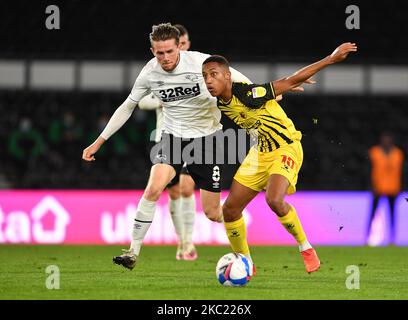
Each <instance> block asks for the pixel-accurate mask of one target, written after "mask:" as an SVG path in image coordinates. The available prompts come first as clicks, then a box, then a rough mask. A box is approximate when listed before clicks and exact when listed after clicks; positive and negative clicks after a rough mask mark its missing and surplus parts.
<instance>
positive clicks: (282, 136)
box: [264, 123, 293, 144]
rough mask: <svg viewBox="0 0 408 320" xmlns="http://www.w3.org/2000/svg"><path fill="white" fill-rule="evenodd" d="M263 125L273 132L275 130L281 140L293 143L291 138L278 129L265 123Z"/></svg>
mask: <svg viewBox="0 0 408 320" xmlns="http://www.w3.org/2000/svg"><path fill="white" fill-rule="evenodd" d="M264 125H265V127H268V128H269V129H271V130H272V131H273V132H275V133H276V134H277V135H278V136H279V137H281V138H282V139H283V140H285V141H286V143H287V144H291V143H293V140H291V139H289V138H288V137H287V136H285V135H284V134H283V133H282V132H279V131H278V130H276V129H275V128H273V127H270V126H268V125H267V124H265V123H264Z"/></svg>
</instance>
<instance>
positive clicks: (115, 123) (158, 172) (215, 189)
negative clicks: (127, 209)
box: [82, 23, 250, 270]
mask: <svg viewBox="0 0 408 320" xmlns="http://www.w3.org/2000/svg"><path fill="white" fill-rule="evenodd" d="M150 42H151V46H152V47H151V51H152V53H153V55H154V56H155V58H153V59H152V60H150V61H149V62H148V63H147V64H146V66H145V67H144V68H143V69H142V71H141V72H140V74H139V76H138V77H137V79H136V81H135V84H134V86H133V89H132V91H131V93H130V95H129V97H128V98H127V99H126V100H125V102H124V103H123V104H122V105H121V106H119V107H118V108H117V109H116V111H115V112H114V114H113V115H112V117H111V119H110V120H109V122H108V124H107V125H106V127H105V129H104V130H103V131H102V133H101V135H100V136H99V137H98V138H97V139H96V141H95V142H94V143H93V144H91V145H90V146H89V147H87V148H86V149H85V150H84V151H83V155H82V158H83V159H84V160H85V161H94V160H95V157H94V154H95V153H96V152H97V151H98V150H99V148H100V147H101V146H102V144H103V143H104V142H105V141H106V140H107V139H109V137H110V136H112V134H114V133H115V132H116V131H117V130H119V128H121V127H122V126H123V125H124V124H125V122H126V121H127V120H128V119H129V118H130V116H131V114H132V112H133V110H134V109H135V107H136V106H137V104H138V102H139V101H140V100H141V99H142V98H143V97H144V96H146V95H149V94H150V93H153V94H154V95H155V96H156V97H157V98H159V100H160V101H161V104H162V106H163V135H162V141H161V143H162V148H161V149H160V150H158V152H157V154H156V155H155V158H154V160H153V163H154V165H153V166H152V168H151V171H150V176H149V181H148V184H147V187H146V189H145V191H144V194H143V197H142V198H141V199H140V201H139V204H138V208H137V212H136V217H135V222H134V225H133V232H132V242H131V245H130V248H129V250H124V252H123V254H122V255H120V256H117V257H114V258H113V261H114V263H116V264H119V265H122V266H124V267H125V268H128V269H130V270H132V269H133V268H134V267H135V265H136V260H137V257H138V256H139V253H140V249H141V246H142V242H143V239H144V237H145V235H146V233H147V231H148V229H149V227H150V225H151V223H152V220H153V216H154V213H155V209H156V202H157V200H158V199H159V198H160V195H161V193H162V191H163V190H164V188H165V187H166V186H167V185H168V183H169V182H170V181H171V180H172V179H173V178H174V177H175V176H176V174H178V173H179V171H180V170H181V167H182V166H183V163H184V161H180V160H182V159H179V160H178V159H177V158H181V154H180V150H176V149H177V146H179V145H180V144H181V146H182V149H181V151H184V148H185V147H186V145H188V144H189V145H191V144H190V143H195V142H197V144H198V143H199V142H200V141H202V140H205V141H211V140H212V141H214V140H217V139H212V138H215V137H217V136H219V135H220V134H222V131H221V129H222V125H221V124H220V118H221V113H220V111H219V110H218V108H217V104H216V98H214V97H212V96H211V95H210V93H209V92H208V90H207V88H206V85H205V83H204V80H203V76H202V73H201V67H202V63H203V61H204V60H205V59H206V58H208V57H209V55H208V54H203V53H200V52H195V51H180V46H179V31H178V30H177V29H176V28H175V27H174V26H172V25H171V24H169V23H166V24H160V25H158V26H153V28H152V32H151V34H150ZM231 69H232V68H231ZM231 73H232V78H233V80H234V81H240V82H246V83H250V81H249V79H247V78H246V77H245V76H243V75H242V74H240V73H239V72H238V71H236V70H234V69H232V70H231ZM217 141H219V140H217ZM202 146H203V148H202V149H201V152H202V154H201V155H202V156H204V155H205V156H206V157H207V155H208V153H209V152H210V153H214V154H219V153H217V151H218V147H219V146H218V144H217V143H214V145H213V146H212V148H211V149H212V150H211V151H208V150H207V151H206V149H208V146H207V143H202ZM197 153H199V152H197ZM214 154H212V155H213V159H214V160H215V158H217V155H215V156H214ZM203 162H204V161H203ZM216 162H217V161H213V162H212V163H199V162H190V163H189V162H187V169H188V171H189V173H190V175H191V176H192V178H193V179H194V182H195V183H196V185H197V186H198V187H199V188H200V196H201V203H202V208H203V211H204V213H205V214H206V216H207V218H209V219H210V220H212V221H217V222H222V221H223V218H222V208H221V205H220V192H221V179H222V166H223V165H222V163H223V159H222V163H216Z"/></svg>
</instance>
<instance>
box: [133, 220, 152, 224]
mask: <svg viewBox="0 0 408 320" xmlns="http://www.w3.org/2000/svg"><path fill="white" fill-rule="evenodd" d="M135 221H137V222H141V223H152V222H153V220H152V221H143V220H137V219H135Z"/></svg>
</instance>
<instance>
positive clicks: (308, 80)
mask: <svg viewBox="0 0 408 320" xmlns="http://www.w3.org/2000/svg"><path fill="white" fill-rule="evenodd" d="M303 83H307V84H315V83H316V81H315V80H312V78H309V79H307V80H306V81H305V82H303ZM290 91H292V92H303V91H305V88H303V87H301V86H298V87H294V88H292V89H291V90H290Z"/></svg>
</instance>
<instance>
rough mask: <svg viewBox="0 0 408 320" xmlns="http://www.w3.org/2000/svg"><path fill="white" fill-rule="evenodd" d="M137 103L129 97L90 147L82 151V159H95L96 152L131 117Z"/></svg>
mask: <svg viewBox="0 0 408 320" xmlns="http://www.w3.org/2000/svg"><path fill="white" fill-rule="evenodd" d="M136 106H137V103H136V102H134V101H133V100H131V99H130V98H127V99H126V100H125V102H123V103H122V104H121V105H120V106H119V107H118V108H117V109H116V111H115V112H114V114H113V115H112V117H111V118H110V120H109V122H108V124H107V125H106V127H105V129H104V130H103V131H102V133H101V135H100V136H99V137H98V138H97V139H96V140H95V142H94V143H92V144H91V145H90V146H89V147H87V148H86V149H84V151H83V152H82V159H83V160H85V161H95V156H94V154H95V153H96V152H98V150H99V149H100V147H101V146H102V145H103V144H104V143H105V141H106V140H108V139H109V138H110V136H112V135H113V134H114V133H115V132H116V131H118V130H119V129H120V128H121V127H122V126H123V125H124V124H125V123H126V121H127V120H128V119H129V118H130V116H131V115H132V112H133V110H134V109H135V107H136Z"/></svg>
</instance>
